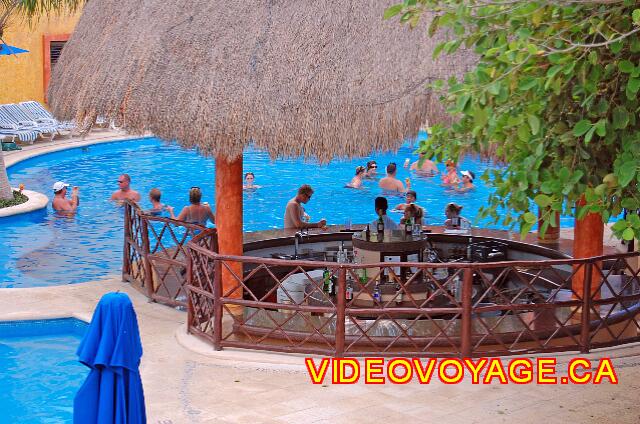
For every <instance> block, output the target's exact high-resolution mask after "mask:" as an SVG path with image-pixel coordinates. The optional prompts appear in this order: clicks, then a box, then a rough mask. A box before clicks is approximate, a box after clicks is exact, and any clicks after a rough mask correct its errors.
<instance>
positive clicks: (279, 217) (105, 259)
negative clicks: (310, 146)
mask: <svg viewBox="0 0 640 424" xmlns="http://www.w3.org/2000/svg"><path fill="white" fill-rule="evenodd" d="M413 151H414V147H412V146H410V145H408V144H407V145H405V146H403V147H402V148H400V150H399V151H398V152H397V153H395V154H394V153H385V154H373V155H371V157H370V158H359V159H353V160H339V159H338V160H334V161H332V162H331V163H330V164H329V165H318V164H317V163H314V162H312V161H303V160H301V159H286V160H277V161H275V162H274V161H271V160H270V158H269V157H268V155H267V154H266V153H263V152H259V151H255V150H247V151H246V152H245V154H244V168H245V171H252V172H254V173H255V176H256V181H255V184H258V185H261V186H262V188H261V189H259V190H257V191H255V192H249V193H245V196H244V220H245V224H244V230H245V231H255V230H263V229H268V228H281V227H282V224H283V211H284V208H285V205H286V203H287V201H288V200H289V199H291V198H292V197H293V196H294V195H295V193H296V189H297V187H298V186H300V185H301V184H303V183H308V184H311V185H312V186H313V188H314V190H315V193H314V196H313V199H312V200H311V201H310V202H309V203H308V204H307V205H306V209H307V212H308V213H309V214H310V215H311V217H312V220H318V219H320V218H322V217H325V218H326V219H327V220H328V222H329V223H330V224H343V223H344V222H345V219H346V218H348V217H350V218H351V219H352V221H353V222H354V223H357V222H368V221H371V220H372V219H373V215H374V213H373V199H374V198H375V197H376V196H378V195H379V194H380V189H379V188H378V185H377V181H367V182H366V183H365V187H364V189H363V190H353V189H348V188H345V187H344V185H345V184H346V183H347V182H349V181H350V180H351V178H352V176H353V174H354V169H355V167H356V166H357V165H364V164H365V163H366V161H367V160H369V159H375V160H377V162H378V165H379V166H380V168H379V173H380V174H383V173H384V170H383V168H384V166H385V165H386V164H387V163H389V162H391V161H395V162H396V163H397V164H398V165H399V167H400V168H399V172H398V177H399V178H400V179H401V180H404V178H405V177H407V176H410V177H411V178H412V182H413V188H414V189H415V190H416V191H417V192H418V203H419V204H420V205H422V206H423V207H424V208H425V210H426V212H427V222H430V223H441V222H443V221H444V207H445V205H446V204H447V203H448V202H450V201H455V202H457V203H459V204H461V205H463V206H464V210H463V215H465V216H466V217H468V218H475V215H476V213H477V210H478V208H479V207H480V206H481V205H483V204H484V203H485V202H486V199H487V196H488V194H489V189H488V188H487V187H485V186H484V184H483V183H482V182H481V181H480V180H479V179H476V181H475V183H476V185H477V187H478V188H477V189H476V190H475V191H472V192H468V193H456V192H453V191H450V190H445V189H444V188H443V187H441V186H440V177H439V176H438V177H435V178H428V177H421V176H417V175H415V174H411V173H410V172H409V171H408V170H407V169H404V168H402V164H403V162H404V160H405V158H411V161H412V162H413V161H414V160H416V159H417V156H416V155H415V154H413ZM488 166H490V164H489V163H486V162H482V161H479V160H477V159H474V158H469V157H467V158H465V159H464V160H463V161H462V162H461V164H460V166H459V169H460V170H464V169H471V170H473V171H474V172H475V174H476V176H477V177H478V176H480V175H481V174H482V173H483V172H484V170H485V169H486V168H487V167H488ZM442 169H443V167H442V166H441V170H442ZM123 172H126V173H129V174H130V175H131V177H132V187H133V188H134V189H136V190H138V191H140V192H141V194H142V195H143V202H142V203H143V207H148V206H149V201H148V198H147V195H146V194H147V193H148V191H149V190H150V189H151V188H153V187H158V188H160V189H161V190H162V201H163V202H164V203H167V204H170V205H173V206H174V207H175V208H176V213H178V212H179V211H180V209H181V208H182V207H183V206H185V205H187V204H188V191H189V188H190V187H192V186H199V187H201V188H202V190H203V193H204V196H203V201H208V202H209V203H210V204H212V205H214V204H215V201H214V199H215V197H214V196H215V191H214V187H215V183H214V175H215V168H214V160H213V159H211V158H204V157H202V156H200V155H199V154H198V153H197V152H196V151H193V150H184V149H182V148H180V147H179V146H178V145H176V144H175V143H165V142H162V141H160V140H157V139H153V138H147V139H139V140H129V141H125V142H115V143H108V144H101V145H95V146H91V147H86V148H76V149H72V150H67V151H62V152H57V153H51V154H48V155H44V156H40V157H36V158H33V159H29V160H27V161H24V162H21V163H19V164H16V165H14V166H12V167H10V168H9V179H10V181H11V183H12V184H13V185H14V186H17V185H18V184H20V183H22V184H24V185H25V187H26V188H27V189H31V190H36V191H40V192H43V193H47V194H48V195H50V196H51V195H52V194H51V186H52V184H53V183H54V182H55V181H58V180H62V181H65V182H68V183H70V184H71V185H77V186H79V187H80V198H81V203H80V207H79V210H78V213H77V214H76V216H74V217H72V218H69V217H60V216H57V215H56V214H54V213H53V211H52V210H51V207H50V206H49V207H48V208H47V209H46V210H42V211H39V212H34V213H32V214H29V215H27V216H24V215H23V216H18V217H12V218H0V231H1V237H0V251H1V252H2V255H0V287H33V286H45V285H59V284H70V283H77V282H82V281H88V280H92V279H96V278H100V277H101V276H106V275H108V274H114V273H118V272H119V271H120V268H121V263H122V234H123V229H122V215H123V214H122V208H119V207H117V206H115V205H114V204H113V203H112V202H109V201H108V199H109V197H110V195H111V193H112V192H113V191H114V190H116V189H117V188H118V187H117V178H118V175H119V174H120V173H123ZM401 202H402V198H400V197H397V198H393V197H389V203H390V207H393V206H394V205H396V204H398V203H401ZM391 215H392V216H393V217H394V219H396V221H397V220H399V218H400V215H399V214H391Z"/></svg>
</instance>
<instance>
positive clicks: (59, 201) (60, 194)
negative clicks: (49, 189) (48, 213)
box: [52, 181, 78, 212]
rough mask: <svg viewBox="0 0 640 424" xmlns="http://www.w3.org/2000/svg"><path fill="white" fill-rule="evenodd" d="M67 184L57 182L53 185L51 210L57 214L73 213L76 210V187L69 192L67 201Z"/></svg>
mask: <svg viewBox="0 0 640 424" xmlns="http://www.w3.org/2000/svg"><path fill="white" fill-rule="evenodd" d="M67 187H69V184H67V183H63V182H62V181H58V182H56V183H55V184H54V185H53V194H54V196H53V202H52V206H53V210H55V211H58V212H75V211H76V209H78V187H74V188H73V190H71V200H69V199H67Z"/></svg>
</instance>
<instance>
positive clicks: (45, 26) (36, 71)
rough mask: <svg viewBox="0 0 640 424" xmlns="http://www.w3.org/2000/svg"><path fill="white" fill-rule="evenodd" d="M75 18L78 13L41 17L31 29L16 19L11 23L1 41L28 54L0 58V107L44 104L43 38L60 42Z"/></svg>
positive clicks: (71, 30)
mask: <svg viewBox="0 0 640 424" xmlns="http://www.w3.org/2000/svg"><path fill="white" fill-rule="evenodd" d="M79 17H80V14H79V13H77V14H74V15H62V16H55V15H54V16H51V17H43V18H41V19H40V20H39V21H38V22H34V23H32V24H31V26H29V25H28V24H26V23H24V24H23V23H20V22H18V21H16V20H14V21H13V22H12V23H11V25H10V26H9V28H7V30H6V31H5V34H4V36H3V37H2V38H3V39H4V41H5V42H6V43H7V44H9V45H11V46H16V47H20V48H23V49H27V50H29V53H22V54H18V55H10V56H0V104H4V103H16V102H23V101H27V100H37V101H39V102H41V103H44V102H45V92H44V91H45V88H44V85H45V82H44V80H45V67H46V63H45V62H46V61H45V42H44V40H45V37H47V39H51V38H52V37H53V39H64V37H65V36H67V35H69V34H71V32H73V29H74V28H75V26H76V23H77V22H78V19H79ZM60 36H62V37H60Z"/></svg>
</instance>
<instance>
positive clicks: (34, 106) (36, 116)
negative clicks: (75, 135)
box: [18, 100, 76, 132]
mask: <svg viewBox="0 0 640 424" xmlns="http://www.w3.org/2000/svg"><path fill="white" fill-rule="evenodd" d="M18 106H20V108H22V110H24V111H25V113H26V114H28V115H29V116H31V117H32V119H33V120H34V121H36V122H42V123H45V122H48V123H51V124H53V125H54V126H55V127H56V128H57V129H58V131H69V132H71V131H73V130H74V129H75V128H76V124H75V122H73V121H62V122H61V121H58V120H57V119H56V118H55V117H54V116H53V115H52V114H51V112H49V111H48V110H47V109H46V108H45V107H44V106H42V105H41V104H40V103H39V102H36V101H33V100H32V101H28V102H21V103H18Z"/></svg>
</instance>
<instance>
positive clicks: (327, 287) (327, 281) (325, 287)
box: [322, 268, 331, 293]
mask: <svg viewBox="0 0 640 424" xmlns="http://www.w3.org/2000/svg"><path fill="white" fill-rule="evenodd" d="M322 291H323V292H325V293H330V291H331V271H329V270H328V269H326V268H325V270H324V271H323V272H322Z"/></svg>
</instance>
